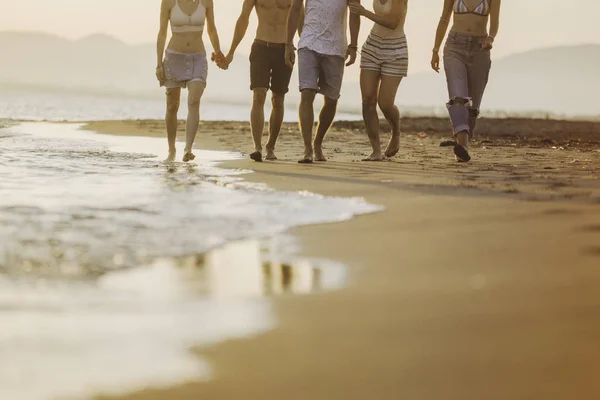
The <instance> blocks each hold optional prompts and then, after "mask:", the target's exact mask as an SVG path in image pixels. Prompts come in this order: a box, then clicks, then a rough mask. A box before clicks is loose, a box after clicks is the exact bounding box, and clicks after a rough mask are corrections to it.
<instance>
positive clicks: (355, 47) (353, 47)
mask: <svg viewBox="0 0 600 400" xmlns="http://www.w3.org/2000/svg"><path fill="white" fill-rule="evenodd" d="M348 48H349V49H358V46H352V45H349V46H348Z"/></svg>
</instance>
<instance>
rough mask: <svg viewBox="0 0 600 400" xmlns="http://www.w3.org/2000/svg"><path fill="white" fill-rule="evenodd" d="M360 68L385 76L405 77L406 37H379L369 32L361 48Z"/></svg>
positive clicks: (406, 65) (406, 60) (406, 63)
mask: <svg viewBox="0 0 600 400" xmlns="http://www.w3.org/2000/svg"><path fill="white" fill-rule="evenodd" d="M360 68H361V69H364V70H368V71H377V72H379V73H381V75H385V76H393V77H401V78H403V77H405V76H406V75H407V74H408V44H407V42H406V36H405V35H402V36H400V37H381V36H378V35H375V34H374V33H372V32H371V34H369V37H368V38H367V40H366V42H365V44H364V45H363V47H362V52H361V58H360Z"/></svg>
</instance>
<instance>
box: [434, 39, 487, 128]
mask: <svg viewBox="0 0 600 400" xmlns="http://www.w3.org/2000/svg"><path fill="white" fill-rule="evenodd" d="M484 39H485V37H483V36H469V35H464V34H460V33H456V32H450V34H449V35H448V39H447V40H446V45H445V46H444V70H445V72H446V82H447V84H448V95H449V98H450V100H449V101H448V103H447V104H446V107H447V108H448V113H449V114H450V120H451V121H452V128H453V129H454V134H457V133H459V132H464V131H466V132H469V136H470V137H472V136H473V134H474V132H475V125H476V123H477V117H478V116H479V107H480V106H481V99H482V98H483V92H484V91H485V87H486V85H487V82H488V77H489V74H490V68H491V66H492V61H491V58H490V51H489V50H482V49H481V45H482V43H483V41H484Z"/></svg>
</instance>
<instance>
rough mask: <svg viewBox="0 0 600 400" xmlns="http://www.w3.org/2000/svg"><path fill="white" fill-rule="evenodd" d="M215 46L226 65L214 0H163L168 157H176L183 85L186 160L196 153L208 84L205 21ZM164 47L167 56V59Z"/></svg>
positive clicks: (161, 63)
mask: <svg viewBox="0 0 600 400" xmlns="http://www.w3.org/2000/svg"><path fill="white" fill-rule="evenodd" d="M169 24H170V25H171V32H172V36H171V40H170V41H169V44H168V46H167V50H166V51H164V50H165V44H166V41H167V28H168V26H169ZM205 24H206V26H207V31H208V36H209V38H210V41H211V44H212V46H213V49H214V51H215V52H214V53H213V59H214V60H215V61H216V62H217V64H218V65H219V66H220V67H221V68H225V64H226V63H225V57H224V55H223V53H222V52H221V47H220V44H219V35H218V33H217V28H216V26H215V19H214V12H213V0H162V5H161V10H160V30H159V32H158V38H157V41H156V51H157V67H156V78H157V79H158V81H159V82H160V85H161V86H164V87H166V95H167V112H166V117H165V120H166V125H167V137H168V142H169V155H168V157H167V159H166V160H165V161H167V162H172V161H174V160H175V154H176V150H175V140H176V138H177V111H178V110H179V99H180V96H181V88H186V87H187V89H188V118H187V122H186V142H185V149H184V154H183V161H184V162H187V161H191V160H193V159H194V158H195V157H196V156H195V155H194V153H192V146H193V144H194V139H195V138H196V132H197V131H198V125H199V122H200V98H201V97H202V94H203V93H204V88H205V87H206V77H207V72H208V71H207V70H208V62H207V59H206V50H205V48H204V42H203V40H202V34H203V32H204V25H205ZM163 51H164V59H163Z"/></svg>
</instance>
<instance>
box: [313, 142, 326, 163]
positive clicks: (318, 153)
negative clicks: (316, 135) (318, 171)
mask: <svg viewBox="0 0 600 400" xmlns="http://www.w3.org/2000/svg"><path fill="white" fill-rule="evenodd" d="M314 146H315V161H327V159H326V158H325V154H323V148H322V147H321V145H320V144H317V143H315V144H314Z"/></svg>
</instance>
